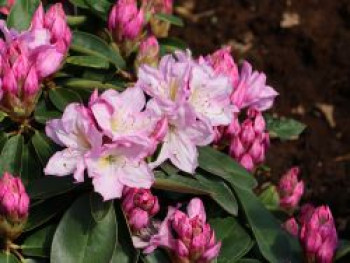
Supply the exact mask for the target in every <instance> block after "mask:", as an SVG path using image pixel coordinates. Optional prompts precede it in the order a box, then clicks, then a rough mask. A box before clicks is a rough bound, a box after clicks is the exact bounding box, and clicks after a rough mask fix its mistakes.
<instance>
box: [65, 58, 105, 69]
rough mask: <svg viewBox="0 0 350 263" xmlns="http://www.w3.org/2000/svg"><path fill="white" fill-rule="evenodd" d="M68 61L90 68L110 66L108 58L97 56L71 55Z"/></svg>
mask: <svg viewBox="0 0 350 263" xmlns="http://www.w3.org/2000/svg"><path fill="white" fill-rule="evenodd" d="M66 62H67V63H69V64H73V65H78V66H81V67H89V68H102V69H107V68H108V67H109V63H108V61H107V60H105V59H103V58H101V57H96V56H70V57H68V58H67V59H66Z"/></svg>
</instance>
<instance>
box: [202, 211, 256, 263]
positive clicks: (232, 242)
mask: <svg viewBox="0 0 350 263" xmlns="http://www.w3.org/2000/svg"><path fill="white" fill-rule="evenodd" d="M209 223H210V225H211V226H212V227H213V229H214V231H215V235H216V238H217V240H220V241H221V242H222V245H221V250H220V254H219V257H218V258H217V263H226V262H236V261H237V260H238V259H240V258H241V257H243V256H244V255H245V254H247V253H248V252H249V250H250V249H251V248H252V246H253V244H254V241H253V240H252V239H251V237H250V236H249V234H248V233H247V232H246V231H245V230H244V229H243V228H242V227H241V226H240V225H239V223H238V222H237V220H236V219H234V218H233V217H226V218H215V219H212V220H210V221H209Z"/></svg>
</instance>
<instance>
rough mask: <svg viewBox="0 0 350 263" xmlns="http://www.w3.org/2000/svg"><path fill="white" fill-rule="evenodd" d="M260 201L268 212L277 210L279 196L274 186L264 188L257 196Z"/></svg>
mask: <svg viewBox="0 0 350 263" xmlns="http://www.w3.org/2000/svg"><path fill="white" fill-rule="evenodd" d="M259 199H260V201H261V202H262V203H263V204H264V205H265V207H266V208H267V209H269V210H278V209H279V204H280V198H279V194H278V192H277V189H276V186H274V185H268V186H267V187H265V189H264V190H263V192H262V193H261V194H260V195H259Z"/></svg>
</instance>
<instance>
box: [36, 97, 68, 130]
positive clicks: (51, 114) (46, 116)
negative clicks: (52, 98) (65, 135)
mask: <svg viewBox="0 0 350 263" xmlns="http://www.w3.org/2000/svg"><path fill="white" fill-rule="evenodd" d="M61 115H62V113H61V112H59V111H57V110H53V109H49V108H48V107H47V106H46V103H45V101H44V100H40V101H39V103H38V104H37V106H36V109H35V112H34V119H35V120H36V121H37V122H38V123H40V124H44V125H45V124H46V122H47V121H48V120H52V119H57V118H59V117H61Z"/></svg>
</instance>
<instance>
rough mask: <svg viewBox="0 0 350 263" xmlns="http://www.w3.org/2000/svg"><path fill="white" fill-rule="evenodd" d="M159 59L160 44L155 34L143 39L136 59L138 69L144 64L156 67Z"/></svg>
mask: <svg viewBox="0 0 350 263" xmlns="http://www.w3.org/2000/svg"><path fill="white" fill-rule="evenodd" d="M158 61H159V44H158V41H157V39H156V38H155V37H154V36H150V37H148V38H146V39H145V40H143V41H142V42H141V44H140V47H139V51H138V53H137V57H136V60H135V67H136V69H138V68H139V66H140V65H142V64H147V65H150V66H154V67H156V66H157V65H158Z"/></svg>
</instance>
